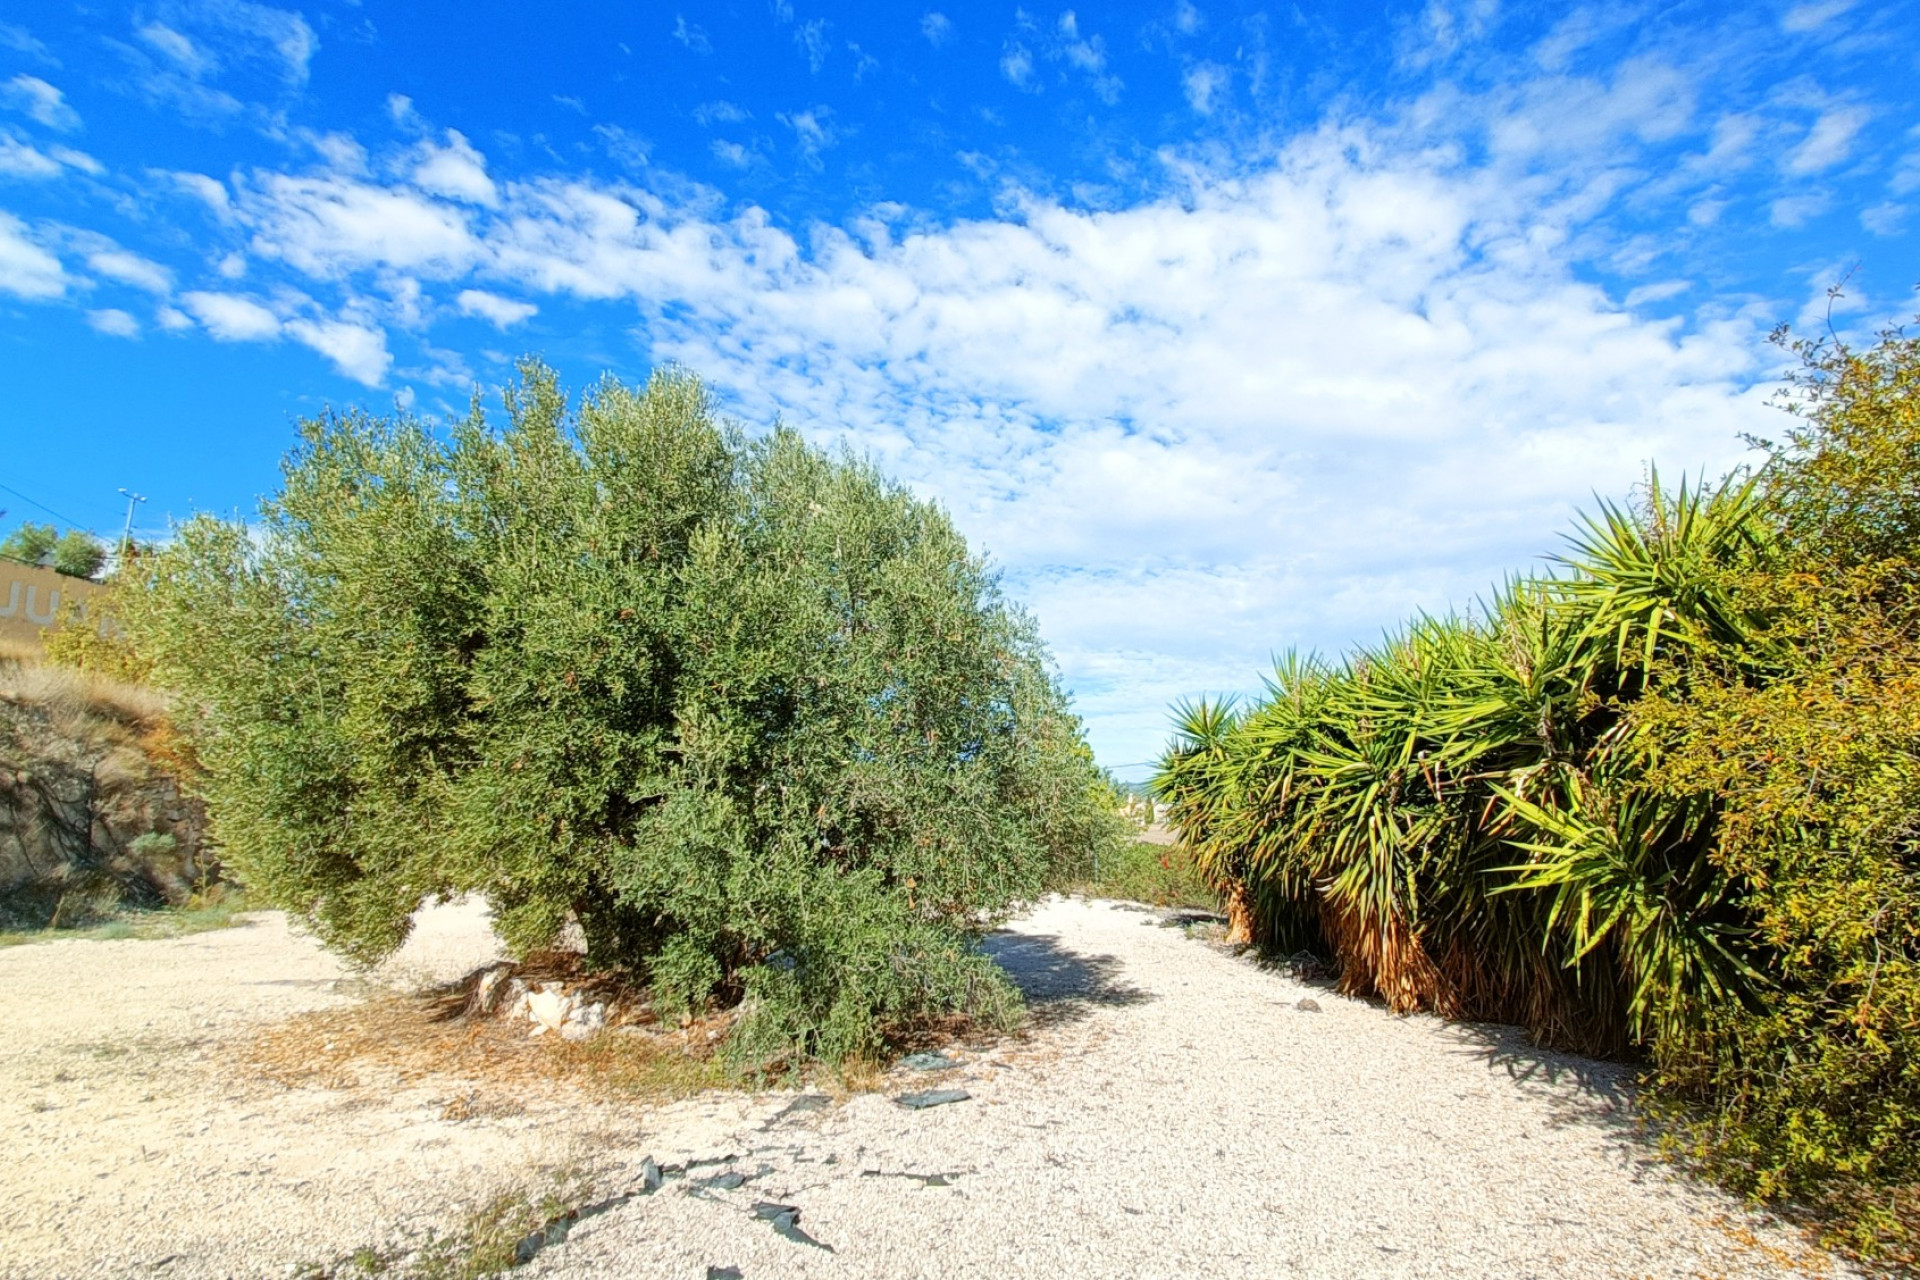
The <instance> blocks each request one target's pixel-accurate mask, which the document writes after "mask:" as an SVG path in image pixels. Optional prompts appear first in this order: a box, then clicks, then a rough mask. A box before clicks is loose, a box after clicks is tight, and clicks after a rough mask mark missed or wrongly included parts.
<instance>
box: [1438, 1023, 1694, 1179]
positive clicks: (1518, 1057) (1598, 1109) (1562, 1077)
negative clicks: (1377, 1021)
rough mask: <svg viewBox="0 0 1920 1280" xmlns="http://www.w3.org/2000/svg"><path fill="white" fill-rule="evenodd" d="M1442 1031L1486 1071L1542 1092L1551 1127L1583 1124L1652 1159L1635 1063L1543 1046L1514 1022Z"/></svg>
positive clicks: (1652, 1138)
mask: <svg viewBox="0 0 1920 1280" xmlns="http://www.w3.org/2000/svg"><path fill="white" fill-rule="evenodd" d="M1446 1032H1447V1034H1448V1035H1450V1036H1452V1037H1453V1038H1454V1039H1455V1040H1456V1041H1457V1042H1458V1043H1459V1044H1460V1045H1461V1046H1462V1048H1461V1051H1462V1052H1464V1053H1467V1054H1469V1055H1471V1056H1473V1057H1475V1058H1478V1059H1480V1060H1481V1061H1482V1062H1484V1063H1485V1064H1486V1066H1487V1070H1488V1072H1489V1074H1491V1073H1495V1072H1498V1073H1500V1074H1502V1075H1505V1076H1506V1077H1507V1078H1508V1079H1509V1080H1511V1081H1512V1082H1513V1083H1515V1084H1517V1085H1521V1086H1529V1087H1533V1088H1535V1089H1537V1090H1538V1091H1539V1092H1541V1093H1544V1095H1545V1097H1546V1099H1547V1106H1548V1113H1549V1114H1550V1115H1551V1117H1552V1120H1551V1123H1552V1124H1553V1125H1554V1127H1556V1128H1560V1127H1564V1126H1569V1125H1587V1126H1591V1127H1594V1128H1597V1129H1600V1130H1603V1131H1604V1132H1605V1133H1606V1134H1607V1135H1608V1136H1609V1137H1612V1138H1615V1139H1617V1140H1619V1141H1621V1142H1623V1143H1628V1144H1631V1145H1634V1146H1636V1147H1640V1146H1644V1147H1645V1148H1646V1150H1645V1151H1644V1152H1643V1153H1641V1154H1643V1155H1644V1156H1645V1157H1646V1158H1647V1159H1649V1160H1653V1159H1657V1158H1658V1157H1657V1156H1656V1154H1655V1152H1654V1150H1653V1148H1654V1146H1656V1145H1657V1136H1656V1135H1655V1134H1653V1133H1652V1132H1650V1131H1649V1130H1648V1129H1647V1128H1646V1126H1644V1125H1643V1124H1642V1122H1641V1117H1640V1115H1639V1114H1638V1113H1637V1112H1636V1111H1635V1110H1634V1107H1633V1097H1634V1077H1635V1070H1634V1068H1633V1067H1632V1066H1631V1065H1630V1064H1627V1063H1621V1062H1603V1061H1600V1060H1599V1059H1596V1058H1583V1057H1580V1056H1579V1055H1578V1054H1572V1053H1560V1052H1558V1051H1556V1050H1553V1049H1543V1048H1541V1047H1540V1046H1539V1045H1536V1044H1531V1043H1529V1042H1528V1040H1527V1037H1526V1033H1525V1032H1524V1031H1522V1030H1521V1029H1520V1028H1518V1027H1509V1026H1504V1025H1502V1024H1500V1023H1491V1022H1454V1023H1449V1024H1447V1027H1446Z"/></svg>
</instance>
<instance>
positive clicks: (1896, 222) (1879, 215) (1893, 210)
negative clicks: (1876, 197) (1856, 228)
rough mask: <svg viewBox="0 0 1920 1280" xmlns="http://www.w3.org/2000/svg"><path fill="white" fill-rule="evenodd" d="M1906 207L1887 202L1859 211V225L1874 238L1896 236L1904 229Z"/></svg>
mask: <svg viewBox="0 0 1920 1280" xmlns="http://www.w3.org/2000/svg"><path fill="white" fill-rule="evenodd" d="M1907 213H1908V209H1907V206H1905V205H1903V204H1895V203H1894V202H1893V201H1891V200H1888V201H1885V202H1883V203H1880V204H1876V205H1871V206H1869V207H1868V208H1865V209H1862V210H1861V211H1860V225H1861V226H1862V227H1865V228H1866V229H1867V230H1868V231H1871V232H1872V233H1873V234H1874V235H1876V236H1897V235H1899V234H1900V232H1901V231H1902V230H1904V229H1905V227H1906V222H1907Z"/></svg>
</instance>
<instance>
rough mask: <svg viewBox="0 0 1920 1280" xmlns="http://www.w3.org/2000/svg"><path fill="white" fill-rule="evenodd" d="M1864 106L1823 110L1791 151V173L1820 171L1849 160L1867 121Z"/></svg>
mask: <svg viewBox="0 0 1920 1280" xmlns="http://www.w3.org/2000/svg"><path fill="white" fill-rule="evenodd" d="M1867 114H1868V113H1867V111H1866V109H1865V108H1863V107H1830V108H1828V109H1827V110H1825V111H1822V112H1821V113H1820V117H1819V118H1818V119H1817V120H1815V121H1814V122H1813V128H1811V129H1809V130H1807V136H1806V137H1805V138H1803V139H1802V140H1801V142H1800V145H1799V146H1797V147H1795V148H1794V149H1793V150H1792V151H1789V152H1788V153H1787V160H1786V168H1787V172H1788V173H1799V174H1806V173H1820V172H1823V171H1825V170H1827V169H1831V168H1833V166H1835V165H1837V164H1839V163H1840V162H1841V161H1842V160H1845V159H1846V158H1847V156H1848V155H1849V154H1851V153H1852V151H1853V139H1854V137H1855V135H1857V134H1858V133H1859V132H1860V128H1861V126H1862V125H1864V124H1866V122H1867Z"/></svg>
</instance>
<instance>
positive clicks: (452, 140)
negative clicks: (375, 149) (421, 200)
mask: <svg viewBox="0 0 1920 1280" xmlns="http://www.w3.org/2000/svg"><path fill="white" fill-rule="evenodd" d="M413 185H415V186H416V187H419V188H420V189H421V190H423V191H431V192H433V193H434V194H435V195H440V196H451V197H452V198H453V199H455V200H465V201H467V202H468V203H470V204H485V205H491V204H494V203H495V202H496V201H497V200H498V198H499V197H498V194H497V193H496V192H495V191H494V187H493V179H492V178H489V177H488V176H487V158H486V157H485V156H483V155H481V154H480V153H479V152H478V151H476V150H474V149H473V146H472V144H470V143H469V142H468V141H467V140H466V138H465V137H463V136H462V135H461V134H460V133H459V132H458V131H456V130H453V129H449V130H447V135H446V142H445V144H444V145H443V144H436V143H433V142H423V143H421V144H420V151H419V161H418V163H416V164H415V165H414V168H413Z"/></svg>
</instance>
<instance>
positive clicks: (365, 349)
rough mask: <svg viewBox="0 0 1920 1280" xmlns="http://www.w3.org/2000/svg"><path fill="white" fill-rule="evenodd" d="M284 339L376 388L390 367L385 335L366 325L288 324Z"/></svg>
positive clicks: (297, 322)
mask: <svg viewBox="0 0 1920 1280" xmlns="http://www.w3.org/2000/svg"><path fill="white" fill-rule="evenodd" d="M286 333H287V336H288V337H290V338H292V339H293V340H294V341H295V342H298V343H300V344H302V345H303V346H308V347H312V348H313V349H314V350H315V351H318V352H319V353H320V354H321V355H323V356H325V357H326V358H327V359H328V360H330V361H332V362H333V367H334V368H335V369H337V370H339V371H340V373H341V374H343V375H344V376H346V377H349V378H352V379H353V380H354V381H355V382H358V383H361V384H363V385H365V386H369V387H377V386H379V385H380V383H381V381H382V380H384V379H385V378H386V376H387V370H388V369H390V368H392V367H393V356H392V355H390V354H389V353H388V351H387V335H386V334H384V333H382V332H381V331H380V330H379V329H376V328H373V327H371V326H369V325H364V324H354V323H351V322H349V321H344V320H304V319H303V320H289V321H287V324H286Z"/></svg>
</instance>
